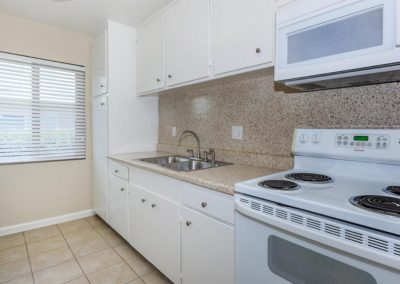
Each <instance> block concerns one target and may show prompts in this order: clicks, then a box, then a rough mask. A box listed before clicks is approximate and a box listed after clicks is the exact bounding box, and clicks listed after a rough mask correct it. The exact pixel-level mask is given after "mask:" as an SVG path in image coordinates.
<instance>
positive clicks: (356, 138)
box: [354, 136, 369, 141]
mask: <svg viewBox="0 0 400 284" xmlns="http://www.w3.org/2000/svg"><path fill="white" fill-rule="evenodd" d="M368 140H369V137H368V136H354V141H368Z"/></svg>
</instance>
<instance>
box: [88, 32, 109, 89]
mask: <svg viewBox="0 0 400 284" xmlns="http://www.w3.org/2000/svg"><path fill="white" fill-rule="evenodd" d="M107 61H108V57H107V31H104V32H102V33H101V34H100V35H98V36H97V37H95V38H94V40H93V43H92V94H93V96H98V95H102V94H105V93H107V92H108V88H107V85H108V84H107V81H108V79H107V68H108V67H107Z"/></svg>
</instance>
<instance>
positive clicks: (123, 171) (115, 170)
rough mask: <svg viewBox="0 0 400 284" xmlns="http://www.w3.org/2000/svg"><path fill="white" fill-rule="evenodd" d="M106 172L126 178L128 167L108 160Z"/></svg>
mask: <svg viewBox="0 0 400 284" xmlns="http://www.w3.org/2000/svg"><path fill="white" fill-rule="evenodd" d="M108 172H109V173H110V174H111V175H113V176H116V177H119V178H122V179H124V180H128V167H126V166H124V165H121V164H119V163H116V162H114V161H111V160H109V162H108Z"/></svg>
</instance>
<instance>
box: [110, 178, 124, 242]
mask: <svg viewBox="0 0 400 284" xmlns="http://www.w3.org/2000/svg"><path fill="white" fill-rule="evenodd" d="M108 221H109V224H110V226H111V227H112V228H113V229H114V230H115V231H117V232H118V233H119V234H120V235H121V236H122V237H123V238H125V239H126V240H127V239H128V228H129V227H128V182H127V181H125V180H123V179H121V178H119V177H116V176H113V175H110V176H109V183H108Z"/></svg>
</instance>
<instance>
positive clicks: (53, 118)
mask: <svg viewBox="0 0 400 284" xmlns="http://www.w3.org/2000/svg"><path fill="white" fill-rule="evenodd" d="M85 134H86V123H85V72H84V67H82V66H76V65H70V64H63V63H57V62H52V61H46V60H41V59H35V58H29V57H23V56H17V55H11V54H6V53H0V164H5V163H26V162H39V161H54V160H72V159H84V158H85V157H86V137H85Z"/></svg>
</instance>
